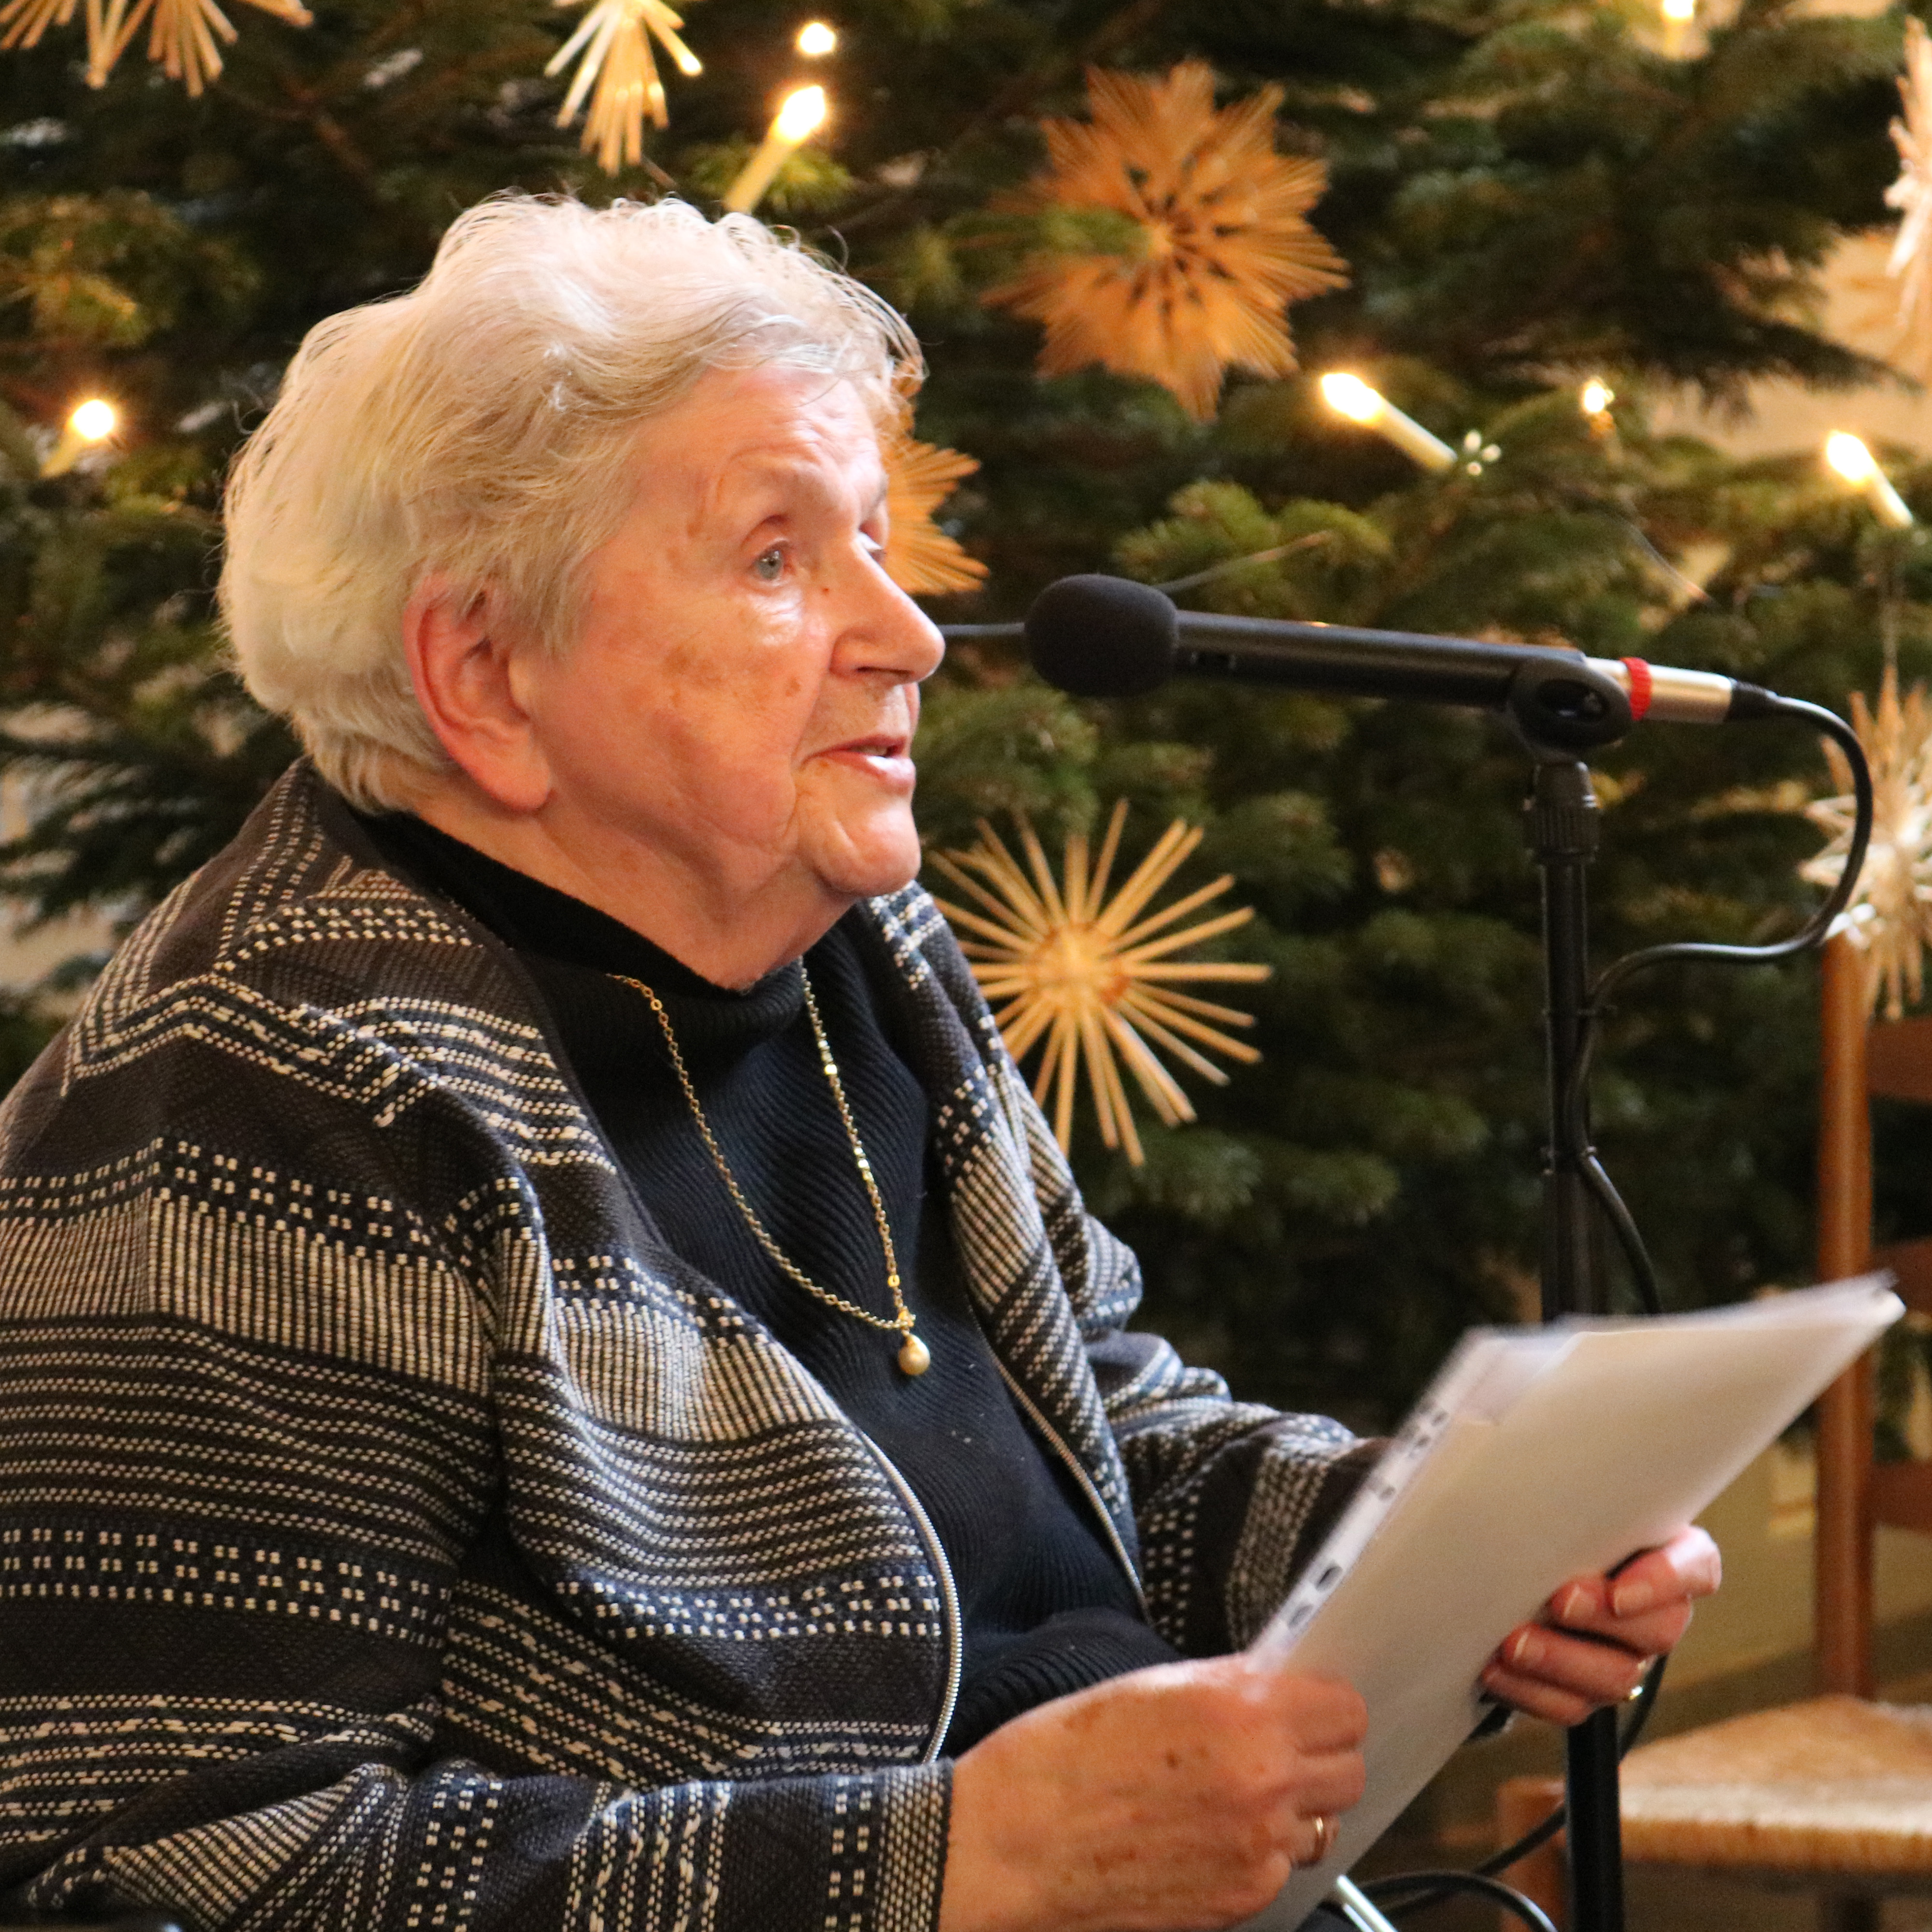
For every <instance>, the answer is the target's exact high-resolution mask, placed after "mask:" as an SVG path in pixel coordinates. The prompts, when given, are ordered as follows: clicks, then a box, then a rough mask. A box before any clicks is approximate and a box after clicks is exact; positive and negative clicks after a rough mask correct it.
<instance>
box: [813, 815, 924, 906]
mask: <svg viewBox="0 0 1932 1932" xmlns="http://www.w3.org/2000/svg"><path fill="white" fill-rule="evenodd" d="M803 856H804V857H805V862H806V863H807V865H808V866H809V867H810V868H811V871H812V872H813V874H814V876H815V877H817V880H818V881H819V883H820V884H821V885H822V886H824V887H826V889H827V890H828V891H830V892H835V893H837V894H838V895H839V896H840V897H841V898H848V899H870V898H877V897H878V896H879V895H880V894H881V893H882V892H897V891H898V889H899V888H900V887H901V886H907V885H910V883H912V881H913V880H914V879H915V878H916V877H917V876H918V874H919V858H920V853H919V834H918V832H916V830H915V829H914V828H913V823H912V814H911V813H910V811H904V810H899V811H891V812H883V811H882V812H876V813H868V814H865V816H864V817H862V818H859V820H856V822H855V821H854V820H851V819H850V818H847V819H844V820H839V821H837V822H835V823H833V824H831V825H827V826H823V827H821V828H820V829H819V831H818V835H817V836H816V837H814V838H811V839H810V840H809V841H808V843H807V844H806V846H805V851H804V855H803Z"/></svg>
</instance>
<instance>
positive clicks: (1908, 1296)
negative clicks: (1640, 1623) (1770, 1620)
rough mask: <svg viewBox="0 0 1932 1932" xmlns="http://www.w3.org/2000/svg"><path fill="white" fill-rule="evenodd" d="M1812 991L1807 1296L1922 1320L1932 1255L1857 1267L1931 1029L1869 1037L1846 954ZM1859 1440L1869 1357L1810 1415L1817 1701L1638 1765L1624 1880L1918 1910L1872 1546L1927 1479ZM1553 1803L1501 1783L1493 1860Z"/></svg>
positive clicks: (1920, 1736)
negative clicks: (1909, 1899) (1880, 1694)
mask: <svg viewBox="0 0 1932 1932" xmlns="http://www.w3.org/2000/svg"><path fill="white" fill-rule="evenodd" d="M1821 990H1822V1007H1823V1011H1822V1015H1821V1022H1822V1024H1821V1035H1822V1039H1821V1055H1820V1070H1819V1072H1820V1082H1819V1084H1820V1122H1819V1151H1818V1191H1819V1235H1818V1273H1819V1277H1820V1280H1826V1281H1830V1280H1836V1279H1838V1278H1839V1277H1842V1276H1845V1275H1850V1274H1859V1273H1861V1272H1862V1271H1864V1270H1865V1269H1866V1268H1870V1267H1873V1266H1879V1267H1884V1268H1891V1270H1892V1271H1894V1273H1895V1274H1897V1277H1898V1282H1899V1293H1900V1295H1901V1296H1902V1297H1903V1299H1904V1301H1906V1304H1907V1306H1908V1307H1912V1308H1913V1309H1915V1310H1922V1311H1924V1312H1926V1313H1932V1241H1913V1242H1909V1243H1906V1244H1903V1245H1900V1246H1899V1247H1891V1248H1886V1249H1883V1250H1879V1252H1877V1253H1876V1254H1875V1253H1873V1250H1872V1246H1871V1214H1872V1169H1871V1112H1870V1106H1869V1104H1868V1103H1869V1097H1870V1096H1871V1095H1873V1094H1876V1095H1879V1096H1882V1097H1885V1098H1888V1099H1893V1100H1912V1101H1919V1102H1923V1103H1927V1104H1932V1019H1908V1020H1900V1021H1890V1022H1883V1021H1882V1022H1879V1023H1877V1024H1876V1025H1867V1020H1866V1007H1865V997H1864V983H1863V978H1862V975H1861V971H1860V966H1859V961H1858V955H1857V953H1855V950H1853V948H1852V945H1851V944H1850V942H1849V941H1848V940H1846V939H1844V938H1835V939H1834V940H1832V941H1831V942H1830V943H1829V945H1828V946H1827V947H1826V950H1825V955H1824V961H1823V984H1822V989H1821ZM1926 1184H1927V1187H1932V1175H1927V1177H1926ZM1872 1427H1873V1361H1872V1358H1870V1357H1867V1358H1866V1359H1865V1360H1864V1361H1861V1362H1860V1363H1858V1364H1856V1365H1855V1367H1852V1368H1851V1369H1849V1370H1847V1371H1846V1373H1845V1374H1844V1375H1843V1376H1841V1378H1840V1379H1839V1380H1838V1382H1835V1383H1834V1384H1833V1385H1832V1387H1831V1388H1830V1389H1829V1391H1827V1392H1826V1394H1825V1396H1824V1397H1823V1399H1822V1400H1821V1401H1820V1405H1819V1413H1818V1433H1817V1463H1818V1493H1817V1558H1816V1562H1817V1568H1816V1576H1815V1594H1814V1619H1815V1621H1814V1653H1815V1658H1816V1669H1817V1688H1818V1690H1819V1692H1820V1695H1819V1696H1817V1697H1815V1698H1813V1699H1811V1700H1808V1701H1807V1702H1805V1703H1799V1704H1792V1705H1787V1706H1784V1707H1783V1708H1782V1709H1778V1710H1773V1711H1762V1712H1753V1713H1751V1715H1748V1716H1745V1717H1742V1718H1732V1719H1730V1720H1729V1721H1727V1722H1725V1723H1723V1724H1712V1725H1708V1726H1706V1727H1704V1728H1703V1729H1702V1730H1696V1731H1691V1732H1687V1733H1684V1734H1683V1735H1682V1736H1678V1737H1674V1738H1667V1739H1663V1740H1661V1742H1658V1743H1655V1744H1652V1745H1641V1746H1640V1747H1639V1748H1637V1750H1636V1751H1633V1752H1632V1753H1631V1755H1630V1757H1629V1758H1628V1760H1626V1761H1625V1766H1624V1775H1623V1830H1624V1854H1625V1858H1626V1859H1627V1860H1628V1861H1630V1862H1631V1863H1633V1864H1665V1865H1677V1866H1687V1867H1698V1868H1701V1869H1703V1870H1711V1871H1721V1872H1725V1873H1732V1874H1734V1875H1736V1876H1739V1877H1748V1878H1757V1879H1765V1880H1768V1881H1770V1882H1775V1883H1780V1884H1783V1885H1793V1884H1800V1885H1807V1886H1811V1887H1814V1888H1817V1890H1818V1891H1820V1893H1822V1894H1824V1897H1823V1900H1822V1903H1821V1906H1820V1926H1821V1927H1822V1928H1823V1932H1877V1927H1878V1921H1879V1898H1880V1897H1881V1896H1882V1894H1885V1892H1888V1891H1927V1890H1932V1707H1924V1708H1918V1707H1912V1706H1900V1705H1890V1704H1881V1703H1874V1702H1873V1701H1872V1699H1873V1688H1874V1687H1873V1678H1872V1536H1873V1528H1874V1526H1876V1525H1877V1524H1879V1523H1885V1524H1890V1525H1893V1526H1897V1527H1898V1528H1900V1529H1915V1530H1920V1531H1924V1532H1932V1463H1891V1464H1884V1465H1877V1466H1875V1465H1874V1463H1873V1460H1872ZM1559 1795H1560V1787H1558V1786H1556V1784H1554V1783H1553V1781H1550V1780H1548V1779H1541V1778H1538V1779H1530V1778H1519V1779H1512V1780H1511V1781H1509V1783H1508V1784H1505V1787H1503V1789H1502V1791H1501V1792H1500V1793H1499V1794H1498V1802H1497V1829H1498V1835H1499V1843H1511V1842H1513V1841H1514V1838H1517V1837H1520V1835H1522V1832H1523V1830H1525V1829H1527V1826H1529V1824H1533V1823H1535V1820H1536V1819H1537V1817H1539V1816H1541V1815H1543V1814H1545V1813H1547V1811H1548V1808H1549V1805H1550V1802H1551V1800H1552V1798H1553V1796H1559ZM1506 1876H1511V1879H1512V1882H1515V1883H1519V1884H1523V1885H1525V1886H1526V1889H1527V1888H1532V1887H1533V1888H1535V1892H1534V1894H1533V1895H1538V1897H1539V1903H1543V1904H1544V1907H1545V1909H1550V1901H1551V1894H1552V1893H1553V1892H1557V1893H1559V1894H1560V1884H1561V1872H1560V1868H1559V1867H1558V1866H1557V1864H1556V1862H1555V1861H1554V1860H1553V1859H1552V1858H1550V1857H1548V1856H1547V1855H1546V1856H1545V1857H1544V1859H1543V1860H1542V1861H1541V1862H1540V1863H1532V1861H1527V1860H1526V1861H1525V1862H1524V1865H1523V1867H1518V1868H1517V1874H1515V1875H1509V1874H1506ZM1559 1902H1560V1896H1559Z"/></svg>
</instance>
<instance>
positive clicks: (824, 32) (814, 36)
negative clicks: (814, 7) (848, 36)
mask: <svg viewBox="0 0 1932 1932" xmlns="http://www.w3.org/2000/svg"><path fill="white" fill-rule="evenodd" d="M796 44H797V47H798V50H799V52H800V53H802V54H803V55H805V58H807V59H808V60H817V58H819V57H820V55H823V54H829V52H832V49H833V48H835V46H838V35H837V34H835V33H834V32H833V31H832V28H830V27H829V26H826V23H824V22H823V20H808V21H806V22H805V25H804V26H802V27H801V28H799V30H798V40H797V43H796Z"/></svg>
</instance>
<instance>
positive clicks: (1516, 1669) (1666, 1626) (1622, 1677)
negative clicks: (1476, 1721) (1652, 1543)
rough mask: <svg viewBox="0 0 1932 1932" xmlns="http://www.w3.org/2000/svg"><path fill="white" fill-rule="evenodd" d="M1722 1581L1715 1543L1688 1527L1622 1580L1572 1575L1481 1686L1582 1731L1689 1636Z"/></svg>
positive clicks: (1511, 1640)
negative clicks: (1702, 1604) (1703, 1601)
mask: <svg viewBox="0 0 1932 1932" xmlns="http://www.w3.org/2000/svg"><path fill="white" fill-rule="evenodd" d="M1723 1574H1724V1568H1723V1564H1722V1562H1721V1559H1719V1556H1718V1546H1717V1545H1716V1544H1715V1543H1713V1542H1712V1541H1711V1539H1710V1538H1709V1537H1708V1536H1706V1535H1705V1533H1704V1532H1703V1531H1702V1530H1701V1529H1680V1530H1679V1532H1677V1534H1676V1535H1675V1536H1673V1538H1671V1539H1670V1541H1669V1542H1668V1543H1667V1544H1664V1545H1663V1547H1661V1548H1660V1549H1657V1550H1646V1551H1645V1553H1643V1555H1642V1556H1640V1557H1638V1558H1637V1559H1635V1561H1634V1562H1630V1563H1628V1564H1626V1565H1625V1566H1624V1568H1622V1569H1621V1570H1619V1571H1618V1572H1617V1574H1616V1575H1615V1576H1614V1577H1574V1578H1572V1579H1571V1581H1570V1582H1568V1583H1565V1585H1564V1586H1563V1587H1562V1589H1560V1590H1559V1591H1558V1592H1556V1595H1554V1596H1553V1597H1552V1598H1550V1601H1549V1603H1548V1604H1547V1605H1546V1606H1545V1608H1544V1616H1543V1618H1542V1619H1541V1621H1539V1622H1536V1623H1533V1624H1524V1625H1522V1626H1520V1628H1517V1629H1516V1630H1513V1631H1511V1632H1510V1634H1509V1635H1508V1637H1505V1638H1504V1639H1503V1640H1502V1643H1501V1644H1499V1646H1497V1649H1496V1655H1495V1656H1494V1657H1493V1658H1491V1659H1490V1663H1489V1667H1488V1668H1487V1670H1484V1673H1483V1688H1484V1690H1486V1691H1488V1692H1489V1694H1490V1696H1491V1697H1497V1698H1500V1699H1501V1700H1502V1702H1503V1703H1506V1704H1513V1705H1514V1706H1516V1708H1517V1709H1518V1710H1519V1711H1527V1712H1529V1714H1530V1715H1531V1716H1532V1717H1534V1718H1548V1719H1549V1720H1550V1722H1551V1723H1552V1724H1580V1723H1581V1722H1582V1721H1583V1719H1584V1718H1587V1717H1588V1716H1589V1715H1590V1713H1591V1712H1592V1711H1595V1710H1599V1709H1601V1708H1602V1707H1603V1706H1605V1705H1607V1704H1615V1703H1620V1702H1622V1700H1623V1699H1625V1697H1628V1696H1629V1695H1630V1694H1631V1691H1634V1690H1635V1689H1636V1688H1637V1685H1638V1683H1639V1682H1640V1681H1641V1679H1642V1678H1643V1673H1644V1669H1645V1667H1646V1665H1647V1664H1649V1662H1650V1661H1651V1659H1652V1658H1655V1657H1661V1656H1662V1655H1664V1652H1666V1651H1667V1650H1669V1649H1670V1648H1671V1647H1672V1646H1673V1645H1674V1644H1675V1643H1676V1642H1677V1640H1678V1639H1679V1637H1682V1635H1683V1634H1684V1633H1685V1630H1686V1629H1687V1628H1688V1626H1689V1625H1690V1622H1691V1606H1692V1604H1694V1602H1695V1601H1696V1600H1697V1598H1700V1597H1708V1596H1709V1595H1711V1594H1712V1592H1713V1591H1715V1589H1717V1587H1718V1583H1719V1582H1720V1580H1721V1578H1722V1577H1723ZM1573 1632H1574V1633H1576V1634H1574V1635H1573V1634H1571V1633H1573Z"/></svg>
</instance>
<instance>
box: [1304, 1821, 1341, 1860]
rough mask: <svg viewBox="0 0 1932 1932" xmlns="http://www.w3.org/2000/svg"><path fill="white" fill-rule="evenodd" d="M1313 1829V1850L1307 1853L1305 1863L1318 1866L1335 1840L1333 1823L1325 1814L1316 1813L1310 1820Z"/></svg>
mask: <svg viewBox="0 0 1932 1932" xmlns="http://www.w3.org/2000/svg"><path fill="white" fill-rule="evenodd" d="M1310 1823H1312V1824H1313V1826H1314V1827H1315V1849H1314V1850H1313V1851H1312V1852H1310V1853H1309V1855H1308V1858H1307V1863H1308V1864H1311V1865H1319V1864H1320V1863H1321V1862H1322V1860H1323V1859H1324V1858H1326V1857H1327V1856H1328V1847H1329V1846H1331V1844H1332V1843H1334V1839H1335V1821H1334V1819H1332V1818H1331V1817H1329V1815H1328V1813H1327V1812H1325V1811H1322V1812H1318V1813H1317V1814H1316V1816H1315V1817H1313V1819H1311V1820H1310Z"/></svg>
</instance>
